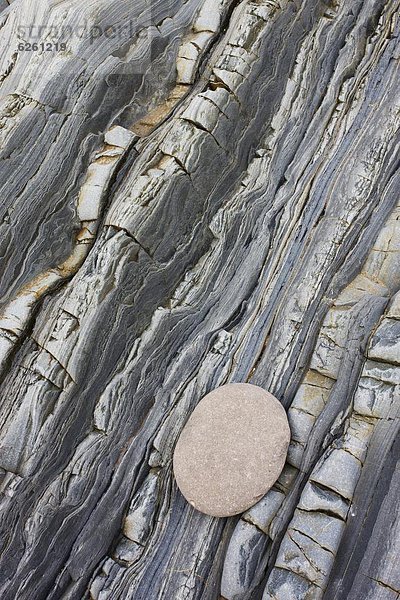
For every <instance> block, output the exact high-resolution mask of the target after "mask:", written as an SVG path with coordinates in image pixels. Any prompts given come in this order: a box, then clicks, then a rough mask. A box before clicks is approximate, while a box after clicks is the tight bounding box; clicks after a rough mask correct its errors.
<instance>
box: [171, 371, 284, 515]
mask: <svg viewBox="0 0 400 600" xmlns="http://www.w3.org/2000/svg"><path fill="white" fill-rule="evenodd" d="M289 441H290V429H289V423H288V420H287V417H286V412H285V410H284V408H283V406H282V405H281V403H280V402H279V400H277V399H276V398H275V397H274V396H273V395H272V394H270V393H269V392H267V391H265V390H264V389H262V388H260V387H258V386H255V385H251V384H249V383H233V384H228V385H223V386H221V387H219V388H217V389H216V390H214V391H212V392H211V393H210V394H207V396H205V397H204V398H203V399H202V400H201V401H200V402H199V404H198V405H197V407H196V408H195V409H194V411H193V413H192V415H191V416H190V418H189V420H188V422H187V423H186V425H185V427H184V429H183V431H182V433H181V435H180V437H179V440H178V442H177V445H176V448H175V452H174V458H173V468H174V474H175V479H176V482H177V484H178V487H179V489H180V491H181V492H182V494H183V495H184V497H185V498H186V500H187V501H188V502H189V503H190V504H191V505H192V506H194V508H196V509H197V510H199V511H201V512H203V513H206V514H208V515H212V516H215V517H228V516H231V515H236V514H239V513H242V512H244V511H245V510H247V509H248V508H250V507H251V506H253V505H254V504H256V502H258V501H259V500H260V499H261V498H262V497H263V496H264V495H265V494H266V492H267V491H268V490H269V489H270V488H271V487H272V486H273V484H274V483H275V481H276V480H277V479H278V477H279V475H280V473H281V471H282V469H283V466H284V464H285V460H286V454H287V449H288V446H289Z"/></svg>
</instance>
